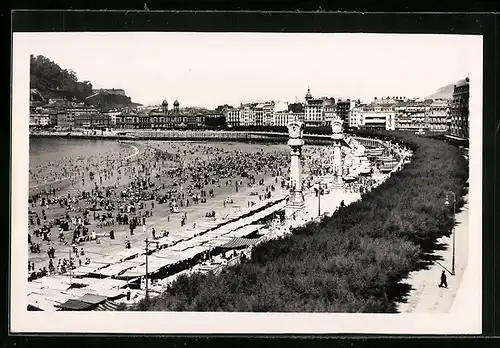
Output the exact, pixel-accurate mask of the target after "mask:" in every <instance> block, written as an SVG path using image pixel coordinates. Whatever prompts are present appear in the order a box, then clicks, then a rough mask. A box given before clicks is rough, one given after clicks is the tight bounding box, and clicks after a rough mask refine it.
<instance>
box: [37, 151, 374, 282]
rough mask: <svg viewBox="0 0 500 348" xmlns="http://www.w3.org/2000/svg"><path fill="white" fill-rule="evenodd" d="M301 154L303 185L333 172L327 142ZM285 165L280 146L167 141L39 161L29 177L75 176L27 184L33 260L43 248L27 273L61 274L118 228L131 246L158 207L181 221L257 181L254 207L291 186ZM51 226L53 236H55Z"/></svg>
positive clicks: (365, 181) (363, 181)
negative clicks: (130, 150) (132, 150)
mask: <svg viewBox="0 0 500 348" xmlns="http://www.w3.org/2000/svg"><path fill="white" fill-rule="evenodd" d="M165 147H166V149H165ZM302 159H303V168H304V170H305V171H306V172H307V175H306V181H307V182H308V185H309V186H307V187H310V185H311V182H312V181H313V180H314V178H317V177H320V176H323V175H326V174H329V173H331V171H332V162H333V154H332V150H331V148H329V147H318V146H305V147H304V151H303V158H302ZM289 164H290V153H289V150H288V148H287V147H284V146H283V147H277V148H266V149H264V148H263V147H262V146H260V147H257V146H256V147H253V148H252V147H248V148H246V147H245V148H243V149H241V148H238V147H231V146H218V145H210V144H207V145H205V144H200V143H191V142H175V143H173V142H172V143H168V144H167V145H166V146H163V145H162V146H161V147H160V144H157V143H155V142H153V143H143V144H142V146H141V152H140V153H139V154H138V155H137V156H135V157H134V158H125V157H124V156H123V155H116V156H110V155H109V154H108V153H106V159H105V160H103V158H102V156H99V154H94V155H92V156H89V157H88V158H83V157H82V158H78V159H76V160H75V159H71V158H69V159H68V158H62V159H61V160H60V162H57V161H50V162H46V163H45V164H43V165H39V166H37V167H35V168H33V169H32V170H33V171H32V172H31V169H30V175H32V177H33V178H38V179H40V178H42V179H43V180H48V181H54V180H57V179H58V178H61V177H64V176H66V175H69V176H70V177H72V178H73V179H72V183H71V184H70V185H66V186H55V187H54V186H51V185H47V186H45V187H37V188H35V189H34V190H31V193H30V196H29V200H28V203H29V207H30V208H29V234H28V244H29V249H30V252H31V253H32V255H33V259H35V260H39V259H41V258H42V257H41V256H39V255H42V256H43V254H44V253H45V252H46V253H47V254H48V260H47V259H45V258H43V259H44V260H42V261H40V262H37V263H38V265H39V266H41V267H38V270H36V267H35V263H34V262H33V261H31V262H30V263H29V267H28V271H29V279H36V278H37V277H41V276H44V275H47V274H64V273H66V272H67V271H69V270H73V269H75V268H78V267H79V266H81V265H83V264H89V263H90V258H89V257H88V256H87V255H86V253H85V251H84V248H83V247H84V246H85V245H86V244H87V243H96V244H101V240H102V238H104V237H107V238H109V239H110V240H114V239H115V238H116V236H117V235H121V237H122V238H121V239H123V242H124V247H125V248H126V249H130V248H131V246H132V243H133V242H134V239H133V238H134V237H133V236H134V233H135V232H136V229H137V228H138V227H141V226H142V232H145V229H146V227H145V226H146V223H147V221H149V219H151V218H152V217H153V216H156V215H155V214H159V215H162V216H165V215H166V217H167V222H170V216H171V214H178V216H179V217H180V218H179V221H180V222H179V223H180V227H182V226H185V225H186V224H187V223H188V222H189V221H190V220H189V219H188V214H187V211H186V210H187V208H189V207H192V206H198V205H204V204H205V203H208V202H209V200H213V199H214V198H216V197H217V198H218V199H219V201H220V200H221V198H222V206H221V207H219V208H221V209H222V208H225V207H226V205H230V204H232V203H233V198H232V197H233V195H235V194H238V192H240V191H242V190H244V189H247V188H250V189H252V188H256V189H258V190H251V193H250V195H249V196H250V198H249V200H247V206H248V207H251V206H253V205H255V204H256V203H257V202H258V201H257V199H258V200H259V201H262V200H266V199H269V198H271V197H272V196H273V193H274V192H275V191H276V190H278V189H280V190H288V189H290V183H289V178H288V175H289ZM51 166H53V167H51ZM41 167H43V172H44V173H45V174H43V176H41V177H37V176H36V174H35V171H36V170H39V169H40V168H41ZM74 178H79V180H80V181H81V185H77V184H76V183H75V182H74V181H75V179H74ZM374 185H375V180H374V179H373V178H371V177H370V176H366V177H360V178H358V180H357V181H356V182H354V183H347V184H346V185H345V188H344V189H345V190H346V191H350V192H359V193H365V192H367V191H369V190H371V188H372V187H373V186H374ZM226 197H227V198H226ZM206 207H207V208H206V210H205V212H204V216H205V217H206V218H207V219H213V218H215V217H216V214H217V210H218V209H219V208H216V209H214V206H213V204H210V205H209V204H207V205H206ZM203 209H205V208H203ZM202 216H203V215H202ZM195 226H196V224H195V221H193V227H195ZM156 227H157V228H158V230H159V231H160V232H159V233H156V230H155V229H154V227H153V228H152V235H153V239H156V238H160V237H163V236H168V234H169V231H168V229H165V228H163V227H162V226H156ZM53 230H54V231H56V232H55V233H57V237H56V238H53V236H52V231H53ZM136 240H137V239H136ZM141 245H142V244H141ZM45 246H46V248H45ZM68 247H69V249H70V250H71V253H72V255H71V256H68V257H67V258H66V257H56V252H57V251H59V252H61V250H62V251H64V252H65V253H67V251H68ZM44 248H45V250H43V249H44ZM58 249H59V250H58ZM104 252H105V251H104ZM56 258H57V261H56ZM40 264H41V265H40ZM45 265H46V266H45Z"/></svg>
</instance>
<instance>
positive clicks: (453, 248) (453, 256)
mask: <svg viewBox="0 0 500 348" xmlns="http://www.w3.org/2000/svg"><path fill="white" fill-rule="evenodd" d="M448 194H450V195H451V196H453V228H452V230H451V233H452V243H451V274H452V275H455V218H456V210H455V209H456V196H455V192H453V191H448V192H447V193H446V201H445V202H444V204H445V205H450V201H449V199H448Z"/></svg>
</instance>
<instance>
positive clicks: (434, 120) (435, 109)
mask: <svg viewBox="0 0 500 348" xmlns="http://www.w3.org/2000/svg"><path fill="white" fill-rule="evenodd" d="M449 114H450V108H449V101H448V100H446V99H436V100H433V101H432V103H431V105H430V107H429V111H428V115H427V120H428V121H427V129H428V130H429V131H431V132H446V131H447V130H448V128H449Z"/></svg>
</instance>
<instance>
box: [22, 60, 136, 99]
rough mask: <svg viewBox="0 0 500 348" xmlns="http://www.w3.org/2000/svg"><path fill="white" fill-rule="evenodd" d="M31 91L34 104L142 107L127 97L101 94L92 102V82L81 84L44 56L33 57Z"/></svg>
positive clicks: (31, 62) (72, 73)
mask: <svg viewBox="0 0 500 348" xmlns="http://www.w3.org/2000/svg"><path fill="white" fill-rule="evenodd" d="M30 89H31V96H32V100H34V101H45V102H46V101H48V100H49V99H51V98H64V99H66V100H70V101H77V102H87V103H88V104H90V105H97V104H100V105H102V106H107V107H122V106H129V107H134V106H137V105H140V104H137V103H133V102H132V101H131V100H130V98H129V97H127V96H123V95H112V94H97V95H94V97H93V98H88V97H90V96H92V95H93V92H92V83H91V82H90V81H83V82H80V81H78V78H77V76H76V72H74V71H73V70H71V69H70V70H68V69H63V68H61V67H60V66H59V65H58V64H57V63H55V62H53V61H51V60H50V59H49V58H47V57H44V56H42V55H39V56H36V57H35V56H34V55H31V56H30Z"/></svg>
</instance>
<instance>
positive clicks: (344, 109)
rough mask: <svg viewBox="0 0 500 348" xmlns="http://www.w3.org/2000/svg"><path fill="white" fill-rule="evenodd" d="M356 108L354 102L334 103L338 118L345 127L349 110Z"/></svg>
mask: <svg viewBox="0 0 500 348" xmlns="http://www.w3.org/2000/svg"><path fill="white" fill-rule="evenodd" d="M354 106H356V102H355V101H354V100H350V99H347V100H342V99H339V100H337V103H336V111H337V115H338V117H339V118H340V119H341V120H342V122H343V123H344V124H345V125H348V124H349V116H350V114H351V110H352V109H353V108H354Z"/></svg>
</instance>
